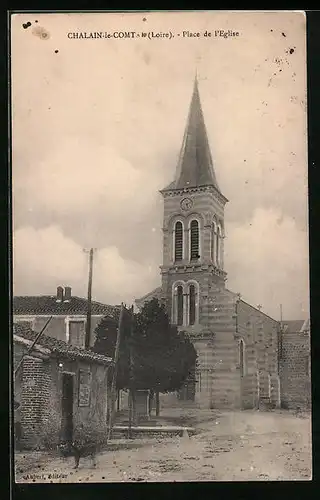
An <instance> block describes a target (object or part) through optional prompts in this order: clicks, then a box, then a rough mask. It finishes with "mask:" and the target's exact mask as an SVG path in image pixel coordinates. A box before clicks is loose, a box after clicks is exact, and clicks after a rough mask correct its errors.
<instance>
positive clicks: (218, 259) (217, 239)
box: [216, 228, 221, 266]
mask: <svg viewBox="0 0 320 500" xmlns="http://www.w3.org/2000/svg"><path fill="white" fill-rule="evenodd" d="M216 237H217V238H216V264H217V266H219V265H220V244H221V243H220V237H221V233H220V228H218V230H217V235H216Z"/></svg>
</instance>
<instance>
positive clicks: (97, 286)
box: [13, 226, 157, 304]
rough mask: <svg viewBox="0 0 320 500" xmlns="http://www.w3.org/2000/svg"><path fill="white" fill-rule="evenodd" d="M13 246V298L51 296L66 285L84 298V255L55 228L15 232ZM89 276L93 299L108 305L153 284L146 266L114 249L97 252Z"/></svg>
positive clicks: (131, 296) (143, 290) (85, 291)
mask: <svg viewBox="0 0 320 500" xmlns="http://www.w3.org/2000/svg"><path fill="white" fill-rule="evenodd" d="M13 243H14V255H13V267H14V269H13V271H14V280H13V288H14V294H15V295H32V294H33V295H39V294H49V295H51V294H52V295H53V294H55V290H56V287H57V286H59V285H64V286H66V285H70V286H71V287H72V289H73V293H74V294H75V295H80V296H86V293H87V280H88V255H87V254H85V253H84V251H83V249H82V248H81V246H79V245H77V244H76V243H75V242H74V241H72V240H71V239H70V238H68V237H66V236H65V235H64V234H63V233H62V231H61V229H60V228H59V227H58V226H51V227H47V228H45V229H40V230H36V229H34V228H32V227H24V228H21V229H18V230H17V231H16V232H15V234H14V242H13ZM93 276H94V279H93V297H94V298H95V299H96V300H100V301H102V302H105V303H110V304H113V303H119V302H121V301H127V302H128V303H130V302H132V300H133V299H134V298H138V297H139V295H140V294H141V295H143V294H144V293H146V292H148V291H149V290H150V288H152V286H156V285H157V282H156V281H155V279H154V276H153V274H152V272H151V270H150V269H149V268H148V267H147V266H143V265H141V264H137V263H136V262H134V261H130V260H126V259H124V258H123V257H122V256H121V255H120V253H119V250H118V249H117V248H116V247H109V248H103V249H101V250H99V251H98V252H97V254H96V255H95V258H94V269H93Z"/></svg>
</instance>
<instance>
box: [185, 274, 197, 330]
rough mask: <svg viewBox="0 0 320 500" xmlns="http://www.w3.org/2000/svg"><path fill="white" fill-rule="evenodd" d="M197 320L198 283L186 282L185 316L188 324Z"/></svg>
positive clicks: (193, 323)
mask: <svg viewBox="0 0 320 500" xmlns="http://www.w3.org/2000/svg"><path fill="white" fill-rule="evenodd" d="M198 322H199V284H198V283H197V282H196V281H191V282H188V283H187V318H186V323H187V324H188V325H190V326H192V325H195V324H196V323H198Z"/></svg>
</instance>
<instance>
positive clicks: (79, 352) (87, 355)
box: [13, 323, 113, 365]
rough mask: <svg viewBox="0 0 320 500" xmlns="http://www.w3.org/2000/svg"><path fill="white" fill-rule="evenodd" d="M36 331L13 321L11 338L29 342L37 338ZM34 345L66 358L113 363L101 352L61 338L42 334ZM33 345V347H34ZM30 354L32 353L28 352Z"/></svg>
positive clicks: (104, 363)
mask: <svg viewBox="0 0 320 500" xmlns="http://www.w3.org/2000/svg"><path fill="white" fill-rule="evenodd" d="M37 335H38V333H37V332H34V331H33V330H31V328H30V327H29V326H28V325H27V324H24V323H14V325H13V340H14V342H18V343H19V342H20V343H21V342H22V340H25V341H27V343H28V341H29V343H30V345H31V343H32V342H33V341H34V340H35V339H36V338H37ZM36 346H38V347H40V348H44V349H48V350H49V351H50V353H52V354H55V355H59V356H60V357H63V358H68V359H72V360H76V359H79V360H83V361H88V362H96V363H99V364H103V365H110V364H112V363H113V361H112V359H111V358H109V357H107V356H103V355H102V354H97V353H95V352H93V351H87V350H85V349H82V348H81V347H76V346H73V345H70V344H67V343H66V342H64V341H63V340H58V339H55V338H53V337H48V336H47V335H44V334H42V335H41V337H40V338H39V340H38V341H37V343H36ZM36 346H35V347H36ZM30 354H32V353H30Z"/></svg>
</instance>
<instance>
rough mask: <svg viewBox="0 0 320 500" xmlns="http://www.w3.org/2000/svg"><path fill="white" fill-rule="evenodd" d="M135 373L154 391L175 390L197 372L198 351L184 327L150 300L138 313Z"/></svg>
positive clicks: (154, 300) (140, 381)
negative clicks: (182, 328) (174, 323)
mask: <svg viewBox="0 0 320 500" xmlns="http://www.w3.org/2000/svg"><path fill="white" fill-rule="evenodd" d="M134 339H135V354H134V360H135V367H134V377H135V380H136V383H137V384H138V385H139V386H141V388H148V389H150V390H151V395H153V393H156V394H157V393H159V392H173V391H177V390H179V389H181V387H182V386H183V385H184V383H185V382H186V381H187V380H188V379H189V378H191V377H193V376H194V371H195V366H196V360H197V353H196V350H195V348H194V346H193V344H192V342H191V341H190V339H189V338H188V336H187V334H186V333H185V332H183V331H181V332H179V331H178V329H177V327H176V326H172V325H170V322H169V318H168V315H167V313H166V310H165V306H164V305H163V304H160V303H159V302H158V300H157V299H152V300H151V301H149V302H147V303H146V304H145V305H144V306H143V308H142V309H141V311H140V312H139V313H138V314H137V315H136V317H135V332H134Z"/></svg>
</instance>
